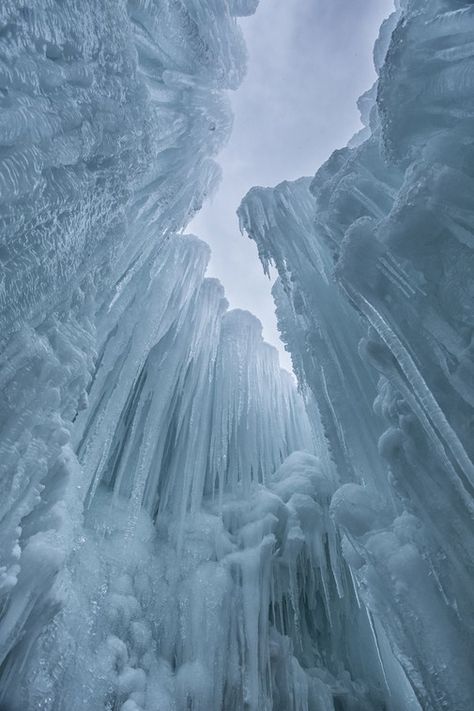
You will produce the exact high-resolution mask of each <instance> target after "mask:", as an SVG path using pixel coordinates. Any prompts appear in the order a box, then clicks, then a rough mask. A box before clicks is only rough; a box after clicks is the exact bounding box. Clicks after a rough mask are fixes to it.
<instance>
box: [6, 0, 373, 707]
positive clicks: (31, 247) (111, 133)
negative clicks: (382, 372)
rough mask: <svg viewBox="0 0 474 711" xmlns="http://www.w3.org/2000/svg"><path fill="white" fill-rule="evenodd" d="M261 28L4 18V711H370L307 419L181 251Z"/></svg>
mask: <svg viewBox="0 0 474 711" xmlns="http://www.w3.org/2000/svg"><path fill="white" fill-rule="evenodd" d="M255 7H256V2H255V1H253V0H250V1H249V2H248V1H246V0H244V1H242V0H235V1H232V2H230V1H229V2H226V1H225V0H187V1H180V0H156V2H148V1H145V0H143V1H140V0H136V1H131V2H128V3H124V2H120V1H117V0H113V1H112V0H111V1H110V2H109V1H107V0H104V1H101V2H95V1H94V2H88V1H83V0H81V1H80V2H79V1H76V2H74V1H73V0H69V1H68V0H66V1H65V2H61V3H58V2H55V1H53V0H40V1H39V2H34V3H30V4H24V3H23V4H21V3H17V2H10V1H9V0H6V2H4V3H2V6H1V8H0V27H1V34H0V89H1V93H0V102H1V113H0V221H1V222H0V225H1V227H0V238H1V244H0V261H1V266H2V269H1V286H0V289H1V291H0V334H1V339H2V340H1V348H2V350H1V363H0V382H1V393H2V397H1V403H0V467H1V478H0V482H1V483H0V556H1V559H0V615H1V618H0V707H2V708H7V709H9V711H26V710H28V711H30V710H31V711H34V709H38V710H39V709H42V710H46V709H47V710H48V711H64V710H65V709H67V710H68V711H74V710H75V709H77V710H79V709H85V708H87V709H93V710H97V711H100V710H101V709H103V710H104V711H105V710H107V711H111V710H112V709H121V711H139V710H140V709H142V710H147V711H153V710H156V711H163V710H164V709H175V710H176V711H181V710H182V711H188V710H189V709H190V708H192V709H194V711H197V710H198V709H201V710H202V711H210V710H211V709H219V708H223V709H227V710H228V711H232V710H233V709H234V710H235V711H238V710H240V709H244V708H246V709H249V711H250V710H252V711H257V710H258V711H260V710H262V709H270V708H275V709H281V711H291V710H292V709H295V711H296V710H298V711H299V710H300V709H301V710H305V709H317V710H319V709H320V710H321V711H333V709H334V708H335V705H336V706H338V708H341V707H343V708H348V709H350V708H364V709H369V708H373V709H374V710H375V709H377V708H379V706H380V703H379V702H380V699H381V698H382V696H383V693H382V692H381V689H383V684H384V682H383V677H382V674H381V671H380V668H379V664H378V660H377V657H376V654H375V649H374V648H373V645H372V646H371V643H370V640H371V639H372V632H371V627H370V618H369V616H368V615H367V612H366V610H365V609H363V608H360V609H359V607H358V606H357V602H356V596H355V592H354V589H353V582H352V579H351V576H350V573H349V568H348V566H347V564H346V563H345V561H344V559H343V557H342V554H341V548H340V536H339V534H338V532H337V529H336V526H335V524H334V522H333V521H332V519H331V518H330V516H329V503H330V497H331V494H332V493H333V491H334V489H335V488H336V480H335V477H334V471H333V468H332V465H331V462H330V459H329V458H328V456H327V452H326V450H325V449H324V447H322V448H321V449H320V452H319V458H318V460H317V459H316V458H315V457H314V456H313V454H311V452H313V451H314V447H315V441H317V439H318V436H319V440H321V437H320V433H319V430H318V427H319V420H318V417H319V415H318V413H317V410H316V409H315V406H314V402H312V400H311V398H310V395H308V394H307V395H306V396H305V397H306V404H307V406H308V408H309V410H310V411H311V412H312V413H313V415H314V417H313V418H312V420H311V421H310V419H309V418H308V415H307V413H306V409H305V399H304V397H303V395H302V394H300V393H298V392H297V390H296V387H295V383H294V382H293V379H292V377H291V376H290V375H289V374H288V373H285V372H283V371H281V370H280V367H279V364H278V357H277V353H276V351H275V350H274V349H273V348H271V347H270V346H268V344H266V343H264V342H263V339H262V335H261V326H260V324H259V322H258V320H257V319H255V318H254V317H253V316H252V315H251V314H249V313H246V312H241V311H230V312H229V311H227V303H226V301H225V298H224V294H223V290H222V287H221V285H220V284H219V283H218V282H217V281H216V280H213V279H206V278H205V271H206V266H207V262H208V259H209V249H208V247H207V246H206V245H205V244H203V243H202V242H200V241H199V240H198V239H197V238H195V237H193V236H186V237H185V236H182V235H178V234H177V233H180V232H182V231H183V229H184V228H185V226H186V223H187V222H188V221H189V220H190V218H191V217H192V215H193V214H194V212H195V211H196V210H197V209H199V207H200V204H201V202H202V200H203V199H204V197H206V196H207V195H208V194H209V193H210V192H211V190H212V189H213V187H214V185H215V182H216V179H217V178H218V175H219V170H218V168H217V165H216V163H215V162H214V161H213V156H214V155H215V153H216V151H217V150H218V148H219V146H220V145H222V143H223V141H224V140H225V138H226V135H227V134H228V131H229V129H230V125H231V116H230V112H229V109H228V104H227V101H226V99H225V97H224V94H223V92H224V90H226V89H232V88H235V87H236V86H237V85H238V84H239V82H240V80H241V78H242V76H243V72H244V69H245V51H244V47H243V42H242V39H241V35H240V32H239V29H238V25H237V23H236V20H235V18H236V16H238V15H245V14H249V13H251V12H252V11H254V10H255ZM288 457H289V458H288ZM352 630H354V635H353V636H352V635H350V634H349V632H351V631H352ZM360 635H362V636H363V638H364V639H367V640H368V642H367V647H368V651H367V654H366V657H365V659H364V660H363V661H361V660H358V652H357V648H356V643H355V641H353V640H357V639H359V638H360ZM374 668H375V672H374V671H373V669H374ZM366 679H368V680H369V682H370V683H369V682H366V681H365V680H366Z"/></svg>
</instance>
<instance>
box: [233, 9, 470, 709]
mask: <svg viewBox="0 0 474 711" xmlns="http://www.w3.org/2000/svg"><path fill="white" fill-rule="evenodd" d="M400 5H401V6H400V7H399V8H398V9H397V11H396V12H395V13H394V14H393V15H392V17H391V18H389V19H388V20H387V21H386V22H385V23H384V25H383V26H382V29H381V34H380V37H379V39H378V41H377V44H376V47H375V53H374V59H375V64H376V68H377V71H378V73H379V79H378V82H377V84H376V85H375V87H373V88H372V89H371V90H370V91H369V92H368V93H367V94H366V95H365V96H364V97H362V99H361V100H360V104H359V105H360V108H361V113H362V117H363V120H364V122H365V124H366V127H365V128H364V130H363V131H361V133H360V134H358V135H357V136H356V137H355V138H354V139H353V141H352V142H351V143H350V144H349V147H347V148H344V149H342V150H340V151H336V152H335V153H334V154H333V155H332V156H331V157H330V159H329V160H328V161H327V163H326V164H325V165H324V166H323V167H322V168H321V169H320V170H319V171H318V172H317V173H316V176H315V177H314V179H312V180H309V179H302V180H300V181H296V182H295V183H282V184H281V185H279V186H277V187H276V188H275V189H273V190H271V189H262V188H254V189H253V190H251V191H250V193H249V194H248V195H247V197H246V198H245V199H244V201H243V203H242V205H241V207H240V208H239V217H240V222H241V226H242V229H243V230H244V231H245V232H247V233H248V235H249V236H250V237H252V238H253V239H254V240H255V241H256V242H257V245H258V248H259V252H260V256H261V258H262V261H263V264H264V267H265V268H267V265H268V264H269V263H274V264H275V265H276V267H277V269H278V272H279V281H278V283H277V284H276V286H275V290H274V294H275V299H276V302H277V307H278V317H279V323H280V329H281V332H282V334H283V336H284V339H285V341H286V343H287V345H288V348H289V350H290V351H291V353H292V357H293V362H294V364H295V369H296V372H297V374H298V377H299V379H300V380H301V381H305V382H306V383H307V384H308V385H309V386H310V387H311V389H312V390H313V392H314V394H315V396H316V398H317V400H318V404H319V409H320V413H321V419H322V422H323V425H324V428H325V432H326V436H327V438H328V441H329V445H330V448H331V452H332V455H333V459H334V461H335V463H336V465H337V468H338V472H339V476H340V478H341V480H342V481H346V482H347V483H346V484H344V486H342V487H341V488H340V489H339V490H338V491H337V492H336V493H335V495H334V497H333V499H332V505H331V511H332V515H333V518H334V520H335V521H336V522H337V524H338V525H339V526H340V528H341V530H342V531H343V532H344V541H343V545H344V552H345V557H346V560H347V561H348V563H349V565H350V567H351V570H352V572H353V575H354V579H355V580H356V583H357V586H358V589H359V591H360V596H361V599H362V601H363V604H364V605H365V606H366V607H367V609H369V610H370V611H371V612H372V614H373V616H374V620H375V631H376V634H377V635H378V637H379V640H380V639H382V641H383V640H385V641H383V644H382V646H383V645H385V646H386V647H389V648H390V649H391V650H392V651H393V653H394V655H395V657H396V658H397V659H398V660H399V661H400V663H401V665H402V666H403V669H404V671H405V674H406V676H407V678H408V679H409V681H410V684H411V686H412V688H413V689H414V691H415V693H416V695H417V698H418V700H419V703H420V705H421V707H422V708H424V709H448V708H449V709H454V708H455V709H460V710H464V709H466V710H467V709H469V708H471V706H472V699H473V698H474V687H473V681H472V673H471V672H472V662H473V658H474V651H473V647H472V639H473V631H474V630H473V624H474V618H473V613H474V608H473V601H472V573H473V555H474V540H473V503H472V494H473V456H474V450H473V442H472V421H473V409H472V408H473V404H474V402H473V383H474V379H473V373H474V365H473V350H472V335H473V320H472V314H473V313H474V311H473V299H472V276H473V274H474V261H473V252H472V246H473V238H472V234H473V226H474V225H473V219H474V218H473V214H474V213H473V210H474V203H473V199H472V195H471V193H472V191H471V190H470V185H471V181H472V173H473V161H472V151H473V141H472V135H473V128H474V124H473V121H474V117H473V112H472V98H471V95H472V91H471V89H472V86H471V84H472V79H471V77H472V66H473V61H474V60H473V52H472V38H473V32H474V24H473V23H474V13H473V6H472V4H471V3H468V2H462V1H458V0H456V1H453V0H444V1H440V2H430V3H426V2H422V1H421V0H420V1H418V0H412V1H411V2H402V3H400ZM372 401H373V403H374V406H373V410H372V409H371V402H372ZM382 430H384V431H383V432H382ZM377 450H378V451H377ZM387 679H388V683H389V686H391V687H392V688H393V686H394V685H396V682H394V681H393V680H392V679H391V678H390V672H387Z"/></svg>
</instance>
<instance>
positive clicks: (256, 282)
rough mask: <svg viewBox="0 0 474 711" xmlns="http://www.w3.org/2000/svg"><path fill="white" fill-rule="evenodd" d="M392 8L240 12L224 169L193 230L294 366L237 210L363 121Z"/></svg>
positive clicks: (305, 171)
mask: <svg viewBox="0 0 474 711" xmlns="http://www.w3.org/2000/svg"><path fill="white" fill-rule="evenodd" d="M392 8H393V0H260V5H259V8H258V10H257V12H256V14H255V15H253V16H252V17H249V18H242V19H241V20H239V22H240V24H241V27H242V29H243V32H244V35H245V39H246V42H247V48H248V54H249V60H248V72H247V76H246V78H245V80H244V82H243V84H242V86H241V87H240V88H239V89H238V90H237V92H232V93H231V97H230V98H231V102H232V108H233V111H234V116H235V118H234V129H233V133H232V136H231V138H230V141H229V143H228V145H227V146H226V147H225V149H224V150H223V151H222V153H221V154H220V156H219V162H220V164H221V166H222V169H223V172H224V177H223V181H222V183H221V185H220V188H219V190H218V193H217V195H216V196H215V197H214V199H213V201H212V202H208V203H206V204H205V205H204V207H203V209H202V210H201V212H200V213H199V214H198V215H197V216H196V218H195V219H194V220H193V222H192V224H191V225H190V226H189V228H188V231H189V232H193V233H194V234H197V235H198V236H199V237H201V238H202V239H204V240H205V241H206V242H208V243H209V244H210V245H211V248H212V258H211V264H210V267H209V270H208V276H215V277H218V278H219V279H220V280H221V282H222V283H223V285H224V288H225V291H226V296H227V299H228V300H229V302H230V306H231V308H243V309H248V310H249V311H252V313H254V314H255V315H256V316H258V318H259V319H260V320H261V322H262V324H263V334H264V337H265V339H266V340H267V341H269V342H270V343H272V344H273V345H275V346H276V347H277V348H278V349H279V351H280V361H281V363H282V365H283V366H284V367H286V368H288V369H291V361H290V357H289V355H288V354H287V353H285V351H284V350H283V346H282V344H281V342H280V340H279V337H278V331H277V328H276V319H275V313H274V304H273V300H272V297H271V293H270V289H271V282H270V281H269V280H268V279H267V278H266V277H264V275H263V272H262V268H261V265H260V262H259V260H258V256H257V249H256V247H255V245H254V243H253V242H252V241H251V240H249V239H247V238H246V237H242V236H241V235H240V232H239V228H238V222H237V217H236V214H235V212H236V209H237V207H238V205H239V203H240V201H241V199H242V198H243V196H244V195H245V194H246V192H247V191H248V190H249V189H250V188H251V187H252V186H254V185H264V186H268V185H276V184H277V183H279V182H281V181H282V180H292V179H295V178H299V177H301V176H303V175H314V173H315V172H316V170H317V169H318V168H319V166H320V165H321V164H322V163H323V162H324V161H325V160H326V159H327V158H328V157H329V156H330V154H331V153H332V151H333V150H334V149H336V148H341V147H343V146H344V145H345V144H346V143H347V142H348V140H349V139H350V138H351V136H352V135H353V134H354V133H355V132H356V131H357V130H358V129H359V127H360V122H359V114H358V111H357V107H356V101H357V98H358V97H359V96H360V95H361V94H362V93H363V92H364V91H365V90H366V89H368V88H369V87H370V85H371V84H372V83H373V81H374V79H375V72H374V69H373V63H372V47H373V44H374V41H375V38H376V37H377V34H378V28H379V26H380V24H381V22H382V20H383V19H384V18H385V17H386V16H387V15H388V14H389V13H390V11H391V9H392Z"/></svg>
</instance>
